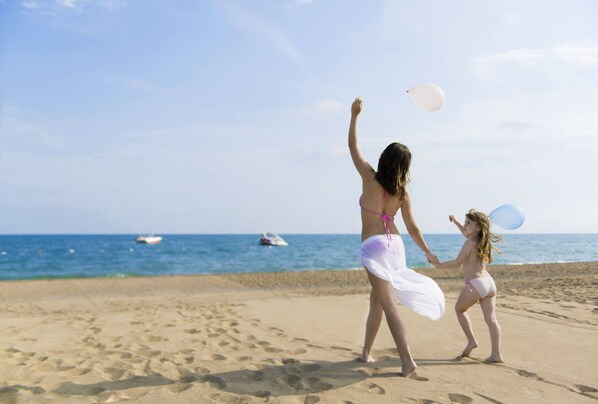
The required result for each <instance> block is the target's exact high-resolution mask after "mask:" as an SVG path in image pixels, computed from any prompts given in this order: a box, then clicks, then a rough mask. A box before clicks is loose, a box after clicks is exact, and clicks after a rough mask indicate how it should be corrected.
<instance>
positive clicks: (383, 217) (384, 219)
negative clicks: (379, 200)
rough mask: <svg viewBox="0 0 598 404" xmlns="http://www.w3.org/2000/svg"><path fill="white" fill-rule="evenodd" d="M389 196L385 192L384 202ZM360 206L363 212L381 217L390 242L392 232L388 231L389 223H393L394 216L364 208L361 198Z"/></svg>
mask: <svg viewBox="0 0 598 404" xmlns="http://www.w3.org/2000/svg"><path fill="white" fill-rule="evenodd" d="M387 195H388V192H386V190H384V200H386V196H387ZM359 206H360V207H361V210H365V211H366V212H369V213H373V214H374V215H378V216H380V218H381V219H382V222H383V223H384V230H385V231H386V237H388V239H389V240H390V239H391V236H390V230H389V229H388V222H389V221H393V220H394V216H391V215H386V214H384V213H380V212H376V211H375V210H371V209H368V208H364V207H363V205H362V204H361V196H360V197H359Z"/></svg>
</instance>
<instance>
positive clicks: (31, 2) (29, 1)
mask: <svg viewBox="0 0 598 404" xmlns="http://www.w3.org/2000/svg"><path fill="white" fill-rule="evenodd" d="M21 5H22V6H23V7H25V8H28V9H30V10H35V9H36V8H40V4H39V3H38V2H37V1H35V0H26V1H24V2H23V3H21Z"/></svg>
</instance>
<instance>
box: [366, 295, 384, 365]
mask: <svg viewBox="0 0 598 404" xmlns="http://www.w3.org/2000/svg"><path fill="white" fill-rule="evenodd" d="M383 314H384V310H382V305H381V304H380V300H379V299H378V297H377V296H376V294H375V293H374V289H372V292H371V293H370V312H369V314H368V319H367V322H366V323H365V342H364V343H363V351H362V352H361V361H362V362H374V358H372V355H371V352H372V345H374V339H376V335H377V334H378V330H379V329H380V323H381V322H382V315H383Z"/></svg>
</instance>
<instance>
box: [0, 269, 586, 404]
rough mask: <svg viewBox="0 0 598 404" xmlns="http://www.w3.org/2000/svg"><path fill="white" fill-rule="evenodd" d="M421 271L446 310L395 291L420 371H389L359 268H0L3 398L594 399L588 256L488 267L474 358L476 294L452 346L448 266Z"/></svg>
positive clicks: (458, 283)
mask: <svg viewBox="0 0 598 404" xmlns="http://www.w3.org/2000/svg"><path fill="white" fill-rule="evenodd" d="M418 272H421V273H424V274H425V275H432V276H433V277H434V279H435V280H436V281H437V282H438V284H439V285H440V286H441V288H442V289H443V291H444V292H445V295H446V302H447V310H446V313H445V315H444V317H443V318H441V319H440V320H438V321H437V322H433V321H430V320H428V319H426V318H423V317H421V316H418V315H416V314H414V313H412V312H410V311H409V310H407V309H405V308H404V307H402V306H399V310H400V314H401V317H402V318H403V319H404V321H405V324H406V328H407V337H408V340H409V343H410V346H411V350H412V352H413V355H414V358H415V360H416V362H417V363H418V366H419V368H418V379H417V380H410V379H403V378H400V377H398V373H399V372H400V371H401V369H400V360H399V358H398V356H397V353H396V348H395V347H394V343H393V341H392V336H391V335H390V332H389V331H388V327H387V326H386V324H385V323H384V322H383V323H382V326H381V328H380V331H379V333H378V337H377V339H376V342H375V344H374V350H373V355H374V357H375V358H377V361H376V362H375V363H370V364H365V363H362V362H359V361H357V360H356V358H357V357H358V356H359V354H360V349H361V344H362V342H363V332H364V324H365V319H366V317H367V311H368V300H369V291H370V287H369V283H368V281H367V276H366V274H365V273H364V271H355V270H328V271H304V272H276V273H241V274H229V275H183V276H179V275H176V276H159V277H131V278H108V279H106V278H91V279H68V280H62V279H52V280H24V281H2V282H0V302H1V303H0V304H1V306H0V307H1V313H2V314H0V327H1V328H2V330H3V332H2V333H0V402H29V401H31V402H41V401H52V402H61V403H63V402H64V403H86V402H89V403H96V402H112V401H127V402H140V403H154V402H161V403H180V402H208V403H210V402H211V403H238V402H244V403H245V402H246V403H266V402H268V403H294V404H298V403H306V402H307V403H317V402H320V403H339V402H346V401H352V402H375V403H378V402H380V403H386V402H397V401H400V402H403V401H404V402H417V401H425V400H429V401H434V402H440V403H451V402H463V403H469V402H478V401H480V402H485V401H491V402H500V403H508V402H522V401H525V402H531V401H539V402H547V401H550V402H588V403H590V402H596V400H598V383H597V382H596V380H595V377H594V375H595V372H596V364H597V363H598V347H596V344H595V341H596V339H597V338H598V288H596V285H597V284H598V262H590V263H575V264H536V265H522V266H500V265H497V266H492V267H491V268H490V272H491V274H492V275H493V277H494V278H495V280H496V283H497V287H498V296H497V317H498V320H499V322H500V324H501V327H502V329H503V341H502V343H503V347H502V351H503V356H504V357H505V363H504V364H498V365H488V364H484V363H483V359H484V358H485V357H487V356H488V353H489V340H488V333H487V329H486V328H485V324H484V320H483V318H482V315H481V310H480V309H479V307H472V308H471V309H470V316H471V319H472V323H473V327H474V331H475V333H476V336H477V338H478V341H479V343H480V346H479V347H478V348H477V349H476V350H475V351H474V352H473V353H472V357H471V358H464V359H461V360H458V359H456V358H455V357H456V355H457V354H458V353H459V352H460V351H461V350H462V349H463V346H464V344H465V337H464V336H463V333H462V331H461V329H460V327H459V325H458V323H457V320H456V318H455V316H454V312H453V311H452V306H453V305H454V303H455V301H456V299H457V296H458V293H459V291H460V290H461V288H462V287H463V279H462V275H461V273H460V270H458V269H455V270H436V269H432V268H428V269H421V270H418ZM565 341H566V343H565ZM557 352H558V354H555V353H557ZM563 357H566V358H567V360H566V361H563V360H562V358H563ZM482 399H483V400H482Z"/></svg>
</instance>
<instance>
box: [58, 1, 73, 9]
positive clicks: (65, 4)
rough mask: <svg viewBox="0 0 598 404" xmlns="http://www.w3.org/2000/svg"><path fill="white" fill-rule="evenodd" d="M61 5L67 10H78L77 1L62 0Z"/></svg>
mask: <svg viewBox="0 0 598 404" xmlns="http://www.w3.org/2000/svg"><path fill="white" fill-rule="evenodd" d="M60 3H61V4H62V6H63V7H66V8H77V4H76V3H77V0H62V1H61V2H60Z"/></svg>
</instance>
